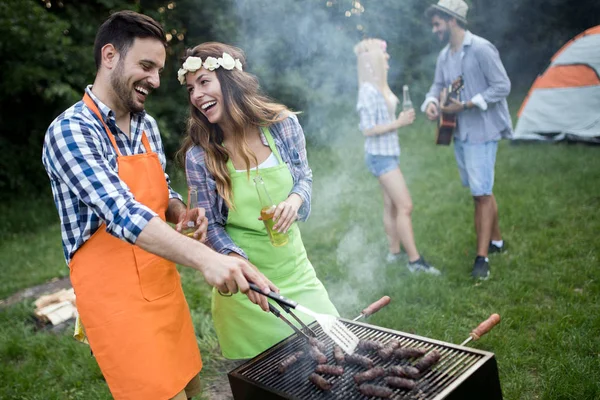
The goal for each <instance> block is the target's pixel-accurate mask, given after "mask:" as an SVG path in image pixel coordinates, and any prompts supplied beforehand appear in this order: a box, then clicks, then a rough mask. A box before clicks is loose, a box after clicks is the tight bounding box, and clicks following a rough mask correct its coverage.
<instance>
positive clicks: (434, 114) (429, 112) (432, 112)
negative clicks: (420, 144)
mask: <svg viewBox="0 0 600 400" xmlns="http://www.w3.org/2000/svg"><path fill="white" fill-rule="evenodd" d="M425 115H426V116H427V118H428V119H429V120H430V121H436V120H437V119H438V118H439V116H440V112H439V110H438V106H437V105H436V104H435V103H434V102H433V101H430V102H429V104H427V108H425Z"/></svg>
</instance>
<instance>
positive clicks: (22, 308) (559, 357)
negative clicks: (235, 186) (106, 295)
mask: <svg viewBox="0 0 600 400" xmlns="http://www.w3.org/2000/svg"><path fill="white" fill-rule="evenodd" d="M513 103H515V105H516V106H518V102H513ZM340 120H342V119H340ZM355 127H356V124H355V121H353V120H351V121H350V122H349V123H347V125H345V126H337V132H338V135H334V134H332V135H331V137H335V138H336V139H335V140H334V141H335V142H336V145H335V146H331V147H327V148H325V147H317V146H313V147H311V148H310V149H309V159H310V163H311V166H312V168H313V172H314V188H313V213H312V216H311V219H310V220H309V221H308V222H307V223H305V224H302V225H301V229H302V234H303V237H304V242H305V245H306V247H307V250H308V254H309V257H310V259H311V261H312V263H313V265H314V266H315V268H316V269H317V273H318V275H319V277H320V278H321V279H322V280H323V281H324V283H325V286H326V287H327V288H328V290H329V292H330V295H331V297H332V300H333V302H334V303H335V304H336V306H338V308H339V311H340V313H341V315H343V316H345V317H348V318H353V317H355V316H356V315H358V314H359V312H360V310H362V309H363V308H364V307H365V306H366V305H368V304H370V303H371V302H372V301H374V300H377V299H379V298H380V297H381V296H382V295H384V294H387V295H389V296H391V298H392V303H391V304H390V305H389V306H388V307H387V308H385V309H383V310H382V311H381V312H380V313H379V314H375V315H374V316H373V317H371V318H370V320H368V322H369V323H371V324H374V325H379V326H383V327H387V328H391V329H396V330H400V331H404V332H410V333H415V334H418V335H422V336H426V337H430V338H433V339H439V340H443V341H447V342H451V343H460V342H462V341H463V340H464V339H465V338H466V337H467V336H468V334H469V332H470V331H471V330H472V329H473V328H474V327H475V326H477V324H479V322H481V321H482V320H484V319H485V318H487V317H488V316H489V315H490V314H491V313H493V312H497V313H499V314H500V315H501V316H502V318H503V321H502V323H501V324H500V325H498V326H497V327H496V328H495V329H494V330H493V331H492V332H491V333H490V334H488V335H487V336H485V337H483V338H482V339H481V340H480V341H479V342H471V344H470V345H471V346H473V347H477V348H480V349H483V350H487V351H491V352H493V353H495V354H496V357H497V361H498V365H499V369H500V380H501V384H502V389H503V393H504V398H506V399H514V400H517V399H553V400H559V399H578V400H584V399H589V400H592V399H598V398H600V368H599V366H600V269H599V267H600V262H599V259H598V257H599V255H598V249H599V248H600V239H599V237H598V233H599V232H600V218H599V217H598V216H597V211H598V209H599V208H600V157H599V153H598V152H599V151H600V148H598V147H589V146H583V145H565V144H560V145H548V144H539V145H520V146H512V145H510V144H509V143H507V142H503V143H501V145H500V149H499V152H498V161H497V165H496V184H495V195H496V198H497V200H498V205H499V212H500V225H501V230H502V232H503V235H504V238H505V240H506V242H507V245H508V252H507V253H505V254H501V255H494V256H492V257H490V265H491V268H492V275H491V278H490V280H489V281H486V282H484V283H475V282H473V281H472V280H471V279H470V271H471V267H472V263H473V259H474V257H475V234H474V229H473V204H472V200H471V198H470V196H469V193H468V191H467V190H465V189H463V188H462V187H461V186H460V183H459V179H458V172H457V170H456V166H455V162H454V155H453V151H452V148H451V147H449V148H443V147H436V146H435V145H434V144H433V129H434V128H433V126H432V125H430V124H429V123H427V122H425V121H424V120H423V117H422V116H419V118H418V120H417V122H416V123H415V125H413V126H412V127H411V128H410V129H407V130H405V131H401V138H400V141H401V146H402V152H403V154H402V160H401V168H402V171H403V173H404V175H405V178H406V180H407V182H408V185H409V188H410V191H411V195H412V199H413V203H414V212H413V224H414V230H415V236H416V242H417V247H418V248H419V251H420V252H421V253H422V254H423V255H424V256H425V257H426V258H427V260H429V261H430V262H431V263H432V264H433V265H435V266H436V267H438V268H439V269H440V270H442V272H443V275H442V276H441V277H430V276H415V275H411V274H410V273H409V272H408V271H407V269H406V268H405V265H404V264H403V263H398V264H397V265H386V264H385V262H384V259H385V253H386V251H387V250H386V240H385V236H384V232H383V225H382V222H381V212H382V198H381V194H380V190H379V185H378V183H377V181H376V180H375V179H374V178H373V177H372V176H370V174H369V173H368V172H367V170H366V168H365V167H364V165H363V152H362V140H361V137H360V135H359V133H358V131H357V130H356V128H355ZM177 186H178V187H179V188H182V187H183V186H182V182H178V184H177ZM38 196H39V197H38V198H35V199H33V200H32V201H31V202H28V203H21V204H12V205H10V207H9V206H6V205H5V206H0V211H1V212H2V215H3V220H2V222H0V239H1V243H0V271H2V272H1V273H2V279H1V281H0V298H5V297H7V296H9V295H10V294H12V293H14V292H15V291H17V290H19V289H22V288H25V287H27V286H30V285H34V284H38V283H42V282H44V281H46V280H48V279H50V278H52V277H56V276H65V275H66V274H67V272H68V271H67V269H66V267H65V266H64V260H63V258H62V249H61V247H60V233H59V226H58V224H57V220H56V216H55V210H54V209H53V205H52V203H51V197H50V193H49V191H48V193H40V194H38ZM182 276H183V282H184V290H185V292H186V296H187V298H188V302H189V303H190V307H191V309H192V315H193V318H194V322H195V326H196V331H197V333H198V343H199V346H200V348H201V350H202V354H203V358H204V361H205V372H204V374H205V378H206V379H210V378H211V377H214V376H215V375H216V374H218V373H222V372H219V370H218V368H219V362H218V361H219V359H220V357H219V355H218V353H217V342H216V338H215V335H214V331H213V328H212V325H211V318H210V298H209V290H208V288H207V286H206V285H205V284H204V282H203V280H202V279H201V277H200V276H199V274H197V273H194V272H193V271H190V270H188V269H182ZM31 310H32V305H31V304H30V303H29V302H23V303H21V304H17V305H15V306H12V307H10V308H8V309H4V310H0V376H1V377H2V378H1V379H0V398H2V399H40V400H41V399H44V400H46V399H86V400H88V399H108V398H110V395H109V392H108V389H107V387H106V385H105V384H104V381H103V379H102V375H101V373H100V371H99V369H98V367H97V365H96V364H95V361H94V359H93V358H92V357H90V356H89V350H88V349H87V347H85V346H83V345H80V344H78V343H76V342H75V341H74V340H73V339H71V337H70V333H71V330H70V329H67V330H66V331H64V332H62V333H58V334H55V333H51V332H49V331H45V330H43V331H36V330H35V328H34V325H33V324H32V323H31V322H30V315H31Z"/></svg>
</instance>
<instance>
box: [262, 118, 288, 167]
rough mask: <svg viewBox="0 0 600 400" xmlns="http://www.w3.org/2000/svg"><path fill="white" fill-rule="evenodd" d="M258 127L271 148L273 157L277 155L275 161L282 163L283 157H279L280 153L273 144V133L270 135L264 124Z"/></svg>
mask: <svg viewBox="0 0 600 400" xmlns="http://www.w3.org/2000/svg"><path fill="white" fill-rule="evenodd" d="M260 129H262V132H263V134H264V135H265V138H266V139H267V143H268V144H269V148H271V151H272V152H273V154H275V157H277V161H279V164H283V159H282V158H281V154H279V150H277V146H275V141H274V140H273V135H271V131H270V130H269V128H267V127H265V126H261V128H260Z"/></svg>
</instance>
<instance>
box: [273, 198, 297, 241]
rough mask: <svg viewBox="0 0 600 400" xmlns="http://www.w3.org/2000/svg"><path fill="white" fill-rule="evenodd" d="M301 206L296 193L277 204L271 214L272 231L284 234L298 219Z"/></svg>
mask: <svg viewBox="0 0 600 400" xmlns="http://www.w3.org/2000/svg"><path fill="white" fill-rule="evenodd" d="M301 205H302V198H301V197H300V196H298V195H297V194H296V193H292V194H290V196H289V197H288V198H287V199H285V200H284V201H282V202H281V203H279V204H278V205H277V207H276V208H275V213H274V214H273V221H275V225H273V229H275V230H276V231H277V232H281V233H285V232H287V231H288V229H290V226H292V224H293V223H294V222H295V221H296V220H297V219H298V210H299V209H300V206H301Z"/></svg>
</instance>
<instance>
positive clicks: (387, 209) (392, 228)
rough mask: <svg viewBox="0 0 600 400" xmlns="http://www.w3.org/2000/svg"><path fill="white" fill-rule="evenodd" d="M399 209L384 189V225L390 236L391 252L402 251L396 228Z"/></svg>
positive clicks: (386, 232)
mask: <svg viewBox="0 0 600 400" xmlns="http://www.w3.org/2000/svg"><path fill="white" fill-rule="evenodd" d="M397 214H398V212H397V210H396V207H395V206H394V203H393V202H392V199H391V198H390V196H389V195H388V194H387V193H386V192H385V190H383V227H384V229H385V234H386V235H387V238H388V244H389V250H390V253H392V254H396V253H399V252H400V237H399V236H398V231H397V230H396V218H397Z"/></svg>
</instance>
